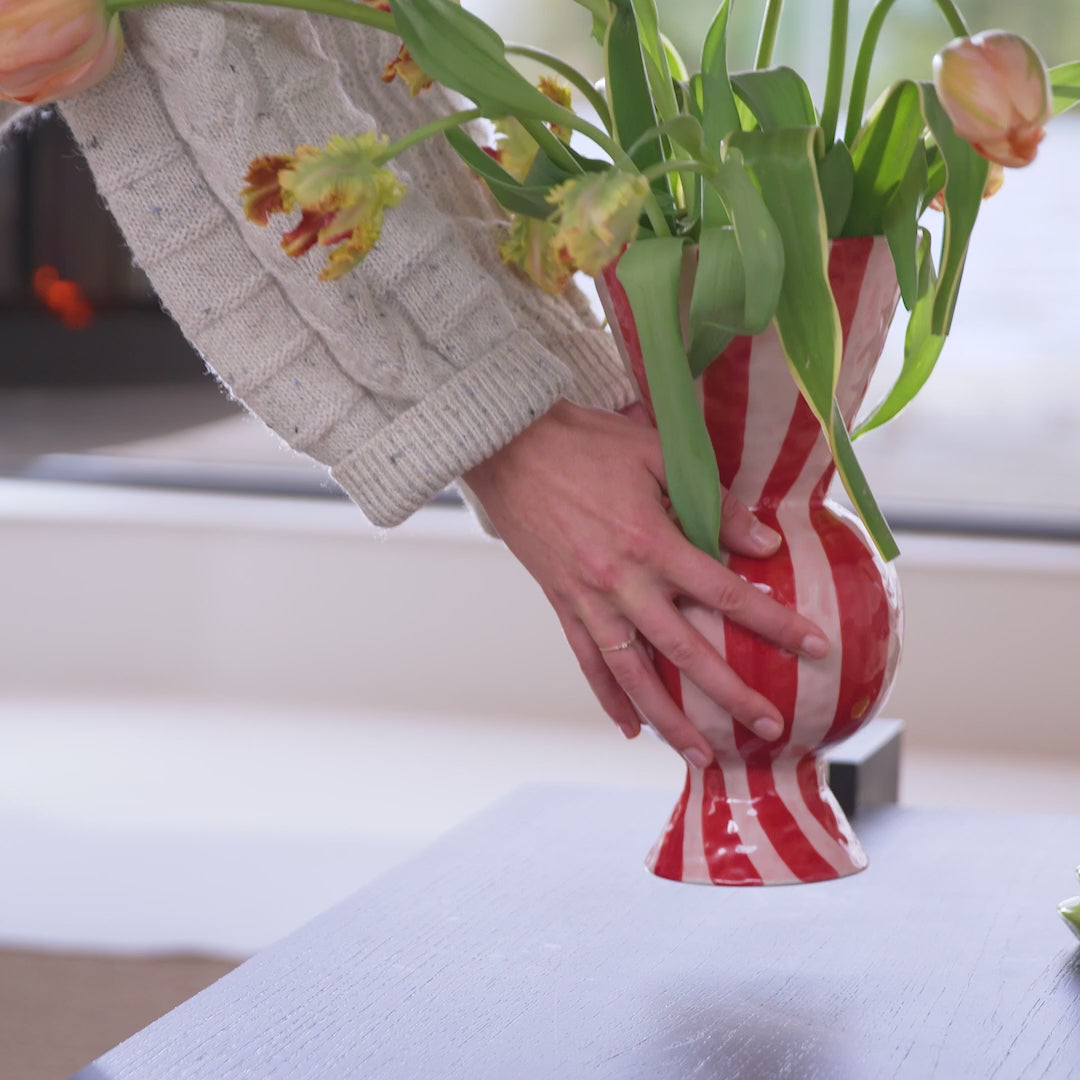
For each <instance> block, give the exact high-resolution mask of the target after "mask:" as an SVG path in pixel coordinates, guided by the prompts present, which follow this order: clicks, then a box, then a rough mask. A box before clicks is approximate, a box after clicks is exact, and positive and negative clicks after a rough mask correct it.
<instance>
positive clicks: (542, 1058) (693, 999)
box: [78, 788, 1080, 1080]
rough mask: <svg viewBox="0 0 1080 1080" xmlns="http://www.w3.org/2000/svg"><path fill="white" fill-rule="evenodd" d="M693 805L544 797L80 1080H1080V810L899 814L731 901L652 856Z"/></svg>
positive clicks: (528, 799)
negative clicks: (837, 875)
mask: <svg viewBox="0 0 1080 1080" xmlns="http://www.w3.org/2000/svg"><path fill="white" fill-rule="evenodd" d="M671 801H672V800H671V799H670V798H667V797H665V796H658V795H654V794H647V793H640V792H636V793H629V792H621V791H604V790H587V791H582V790H562V789H549V788H544V789H529V790H526V791H523V792H521V793H519V794H517V795H515V796H513V797H511V798H509V799H507V800H504V801H503V802H500V803H498V804H496V805H495V806H494V807H492V808H491V809H490V810H489V811H487V812H486V813H485V814H483V815H481V816H480V817H479V818H477V819H475V820H473V821H472V822H470V823H468V824H467V825H465V826H463V827H461V828H460V829H458V830H456V831H454V832H453V833H451V834H450V835H449V836H447V837H446V838H445V839H443V840H442V841H440V842H439V843H438V844H436V845H435V846H434V847H433V848H431V849H430V850H429V851H428V852H426V853H425V854H424V855H422V856H420V857H418V858H417V859H414V860H413V861H411V862H409V863H407V864H405V865H403V866H402V867H400V868H398V869H396V870H393V871H391V872H390V873H389V874H387V875H386V876H385V877H384V878H382V879H380V880H379V881H377V882H376V883H375V884H373V885H371V886H369V887H368V888H366V889H364V890H362V891H361V892H359V893H357V894H356V895H354V896H352V897H350V898H349V899H348V900H346V901H344V902H343V903H342V904H340V905H339V906H338V907H336V908H333V909H332V910H330V911H328V912H327V913H326V914H324V915H322V916H320V917H319V918H318V919H316V920H315V921H313V922H312V923H310V924H308V925H307V926H305V927H303V928H302V929H300V930H298V931H297V932H296V933H294V934H292V935H291V936H290V937H287V938H286V939H284V940H283V941H281V942H280V943H278V944H277V945H274V946H272V947H271V948H269V949H267V950H265V951H264V952H262V953H260V954H259V955H258V956H256V957H254V958H253V959H252V960H250V961H249V962H248V963H246V964H244V965H243V966H241V967H240V968H239V969H237V970H236V971H235V972H233V973H231V974H230V975H227V976H226V977H225V978H224V979H222V980H221V981H220V982H218V983H215V984H214V985H213V986H211V987H210V988H209V989H207V990H206V991H204V992H203V993H202V994H200V995H198V996H197V997H195V998H193V999H192V1000H191V1001H189V1002H187V1003H185V1004H184V1005H182V1006H180V1007H179V1008H178V1009H176V1010H175V1011H173V1012H172V1013H170V1014H168V1015H167V1016H165V1017H163V1018H162V1019H161V1020H159V1021H157V1022H156V1023H154V1024H152V1025H151V1026H150V1027H148V1028H146V1029H145V1030H144V1031H142V1032H140V1033H139V1034H137V1035H135V1036H134V1037H133V1038H132V1039H129V1040H128V1041H127V1042H126V1043H123V1044H122V1045H121V1046H119V1047H117V1048H116V1049H114V1050H112V1051H111V1052H109V1053H108V1054H106V1055H105V1056H104V1057H102V1058H101V1059H99V1060H98V1061H97V1062H96V1063H94V1064H93V1065H91V1066H88V1067H87V1068H86V1069H84V1070H82V1071H81V1072H80V1073H79V1074H78V1080H335V1078H342V1080H346V1078H348V1080H351V1078H364V1080H418V1078H422V1077H424V1078H432V1080H450V1078H453V1080H458V1078H460V1080H541V1078H543V1080H549V1078H550V1080H556V1078H557V1080H574V1078H577V1077H589V1078H592V1077H596V1078H602V1080H616V1078H618V1080H631V1078H633V1080H668V1078H670V1080H675V1078H679V1080H682V1078H686V1077H694V1078H702V1080H717V1078H725V1080H728V1078H732V1080H734V1078H745V1080H771V1078H773V1077H790V1078H798V1080H811V1078H815V1080H866V1078H867V1077H874V1078H884V1077H902V1078H910V1080H929V1078H934V1077H939V1078H941V1080H964V1078H967V1077H970V1078H973V1080H974V1078H978V1080H1013V1078H1014V1080H1036V1078H1047V1080H1071V1078H1080V950H1078V949H1077V948H1076V947H1075V942H1073V941H1072V939H1071V938H1070V937H1069V935H1068V933H1067V931H1066V929H1065V927H1064V926H1063V925H1062V924H1061V922H1060V920H1059V918H1058V916H1057V914H1056V911H1055V905H1056V902H1057V901H1058V900H1060V899H1061V898H1062V897H1063V896H1064V895H1066V893H1067V892H1068V891H1069V888H1070V876H1071V875H1070V868H1071V867H1072V866H1073V865H1074V864H1075V863H1076V862H1077V861H1078V859H1080V818H1071V817H1049V816H1041V815H1024V816H1020V815H1007V814H968V813H939V812H931V811H913V810H906V809H899V808H896V807H888V808H882V809H880V810H875V811H870V812H868V813H866V814H864V815H862V816H861V818H860V819H859V820H858V822H857V828H858V831H859V834H860V836H861V838H862V840H863V842H864V844H865V846H866V847H867V849H868V851H869V853H870V858H871V866H870V869H869V870H867V871H866V872H864V873H862V874H860V875H857V876H856V877H853V878H849V879H846V880H844V881H839V882H830V883H827V884H820V885H806V886H794V887H788V888H777V889H713V888H704V887H695V886H686V885H676V884H673V883H671V882H666V881H660V880H657V879H655V878H652V877H651V876H650V875H648V874H647V873H646V871H645V870H644V869H643V868H642V858H643V856H644V854H645V851H646V849H647V847H648V845H649V844H650V843H651V841H652V839H653V838H654V835H655V833H656V830H657V829H658V828H659V827H660V826H661V825H662V824H663V822H664V821H665V819H666V816H667V813H668V811H669V810H670V803H671ZM289 873H290V868H289V866H287V865H283V866H282V867H281V875H282V877H283V878H284V877H287V875H288V874H289ZM1072 884H1073V885H1075V882H1073V883H1072Z"/></svg>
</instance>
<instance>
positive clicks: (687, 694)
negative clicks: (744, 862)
mask: <svg viewBox="0 0 1080 1080" xmlns="http://www.w3.org/2000/svg"><path fill="white" fill-rule="evenodd" d="M683 613H684V614H685V616H686V620H687V622H689V623H690V624H691V625H692V626H693V627H694V629H696V630H697V631H698V633H700V634H701V635H702V636H703V637H704V638H705V639H706V640H707V641H708V642H709V643H710V644H711V645H712V646H713V648H714V649H716V651H717V652H718V653H719V654H720V656H721V657H723V656H724V655H725V641H724V619H723V616H722V615H720V614H719V613H718V612H715V611H709V610H708V609H707V608H704V607H702V606H701V605H700V604H694V603H685V604H684V605H683ZM680 679H681V685H682V696H683V710H684V712H685V713H686V716H687V718H688V719H689V720H690V722H691V723H692V724H693V725H694V726H695V727H696V728H698V730H699V731H701V733H702V734H703V735H704V736H705V738H706V739H708V740H709V742H710V743H711V744H712V745H713V748H714V749H715V751H716V759H717V762H718V763H719V764H720V766H721V769H722V771H723V775H724V785H725V790H726V793H727V802H728V808H729V810H730V811H731V817H732V821H733V823H734V830H735V831H734V833H733V834H732V837H731V841H732V843H733V844H734V846H735V849H736V850H737V851H739V852H740V853H742V854H744V855H746V856H747V857H748V858H749V859H750V861H751V863H752V864H753V866H754V869H755V870H757V872H758V874H759V875H760V877H761V879H762V881H764V882H766V883H767V884H770V885H771V884H783V883H784V882H788V881H795V880H797V879H796V877H795V876H794V875H793V874H792V872H791V870H790V869H789V867H788V865H787V863H785V862H784V860H783V859H782V858H781V857H780V854H779V853H778V852H777V850H776V848H775V847H774V846H773V844H772V841H771V840H770V839H769V838H768V836H767V835H766V833H765V830H764V828H763V827H762V825H761V822H760V821H759V820H758V816H757V812H756V811H755V810H754V807H753V804H752V803H751V800H750V786H749V785H750V782H749V779H748V777H747V775H746V764H745V762H744V761H743V760H742V758H741V757H740V756H739V752H738V750H737V749H736V743H735V721H734V720H733V719H732V717H731V713H729V712H728V711H727V710H726V709H724V708H722V707H721V706H720V705H718V704H717V703H716V702H715V701H713V700H712V698H710V697H708V696H707V695H706V694H705V693H703V692H702V691H701V690H700V689H699V688H698V687H697V686H696V685H695V684H694V683H692V682H691V681H690V680H689V679H686V678H682V677H681V676H680ZM693 795H694V793H693V792H691V807H692V808H693V813H694V814H695V815H697V817H698V820H699V828H700V827H701V825H700V818H701V814H702V810H703V807H702V798H703V795H704V791H700V792H699V793H697V799H696V801H695V799H694V798H693ZM690 813H691V811H690V809H688V810H687V821H688V822H689V818H690ZM688 838H689V837H688V834H687V837H684V842H683V859H684V860H686V859H687V856H688V855H689V853H690V852H691V848H690V846H689V843H688ZM736 841H737V843H736ZM702 857H703V856H702ZM686 865H687V864H686V862H684V867H685V866H686Z"/></svg>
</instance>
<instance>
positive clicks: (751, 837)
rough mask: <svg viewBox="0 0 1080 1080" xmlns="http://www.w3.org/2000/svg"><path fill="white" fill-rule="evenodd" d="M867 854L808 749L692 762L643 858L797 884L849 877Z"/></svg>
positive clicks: (687, 874)
mask: <svg viewBox="0 0 1080 1080" xmlns="http://www.w3.org/2000/svg"><path fill="white" fill-rule="evenodd" d="M867 862H868V860H867V857H866V853H865V852H864V851H863V849H862V846H861V845H860V844H859V841H858V839H857V838H856V836H855V834H854V832H853V831H852V829H851V826H850V824H849V823H848V820H847V818H846V817H845V816H844V813H843V811H842V810H841V809H840V807H839V805H838V804H837V802H836V799H835V798H834V797H833V794H832V792H831V791H830V790H829V788H828V784H827V783H826V779H825V768H824V763H819V761H818V759H817V757H816V756H815V755H814V754H807V755H805V756H804V757H802V758H800V759H791V758H780V759H777V760H775V761H768V760H765V761H760V762H757V763H748V762H745V761H742V760H741V759H736V760H735V761H724V762H720V763H718V764H714V765H710V766H709V767H708V768H706V769H695V768H693V767H691V768H689V769H688V773H687V778H686V787H685V788H684V789H683V793H682V798H680V800H679V802H678V804H677V805H676V807H675V810H674V812H673V813H672V815H671V819H670V821H669V822H668V824H667V827H666V828H665V830H664V832H663V833H662V834H661V836H660V839H659V840H657V842H656V844H655V846H654V847H653V849H652V851H651V852H650V853H649V857H648V859H647V860H646V866H647V867H648V868H649V870H651V871H652V872H653V873H654V874H656V876H657V877H662V878H667V879H668V880H670V881H682V882H687V883H689V884H700V885H794V884H800V883H808V882H813V881H832V880H835V879H836V878H841V877H847V876H848V875H849V874H855V873H858V872H859V871H860V870H863V869H865V867H866V865H867Z"/></svg>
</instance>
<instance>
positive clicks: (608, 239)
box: [548, 169, 649, 277]
mask: <svg viewBox="0 0 1080 1080" xmlns="http://www.w3.org/2000/svg"><path fill="white" fill-rule="evenodd" d="M648 194H649V182H648V180H646V179H645V177H644V176H640V175H638V176H631V175H629V174H628V173H624V172H619V171H618V170H615V169H612V170H609V171H608V172H603V173H590V174H588V175H587V176H583V177H581V178H580V179H574V180H567V181H566V183H564V184H560V185H559V187H557V188H555V190H554V191H552V192H551V194H550V195H549V196H548V202H550V203H553V204H554V205H555V207H556V213H555V222H556V225H557V226H558V228H557V232H556V236H555V241H554V242H555V243H556V244H557V245H558V246H559V247H561V248H564V249H565V250H566V252H567V255H568V257H569V258H570V259H571V260H572V261H573V262H574V264H575V265H576V266H578V267H580V268H581V269H582V270H584V271H585V273H586V274H590V275H592V276H594V277H595V276H596V275H597V274H599V273H601V271H603V269H604V267H606V266H607V265H608V264H609V263H610V262H612V261H613V260H614V259H615V258H616V257H617V256H618V255H619V253H620V252H621V251H622V249H623V246H624V245H626V244H628V243H629V242H630V241H631V240H633V238H634V237H635V236H636V235H637V229H638V221H639V219H640V218H641V212H642V209H643V208H644V206H645V199H646V197H647V196H648Z"/></svg>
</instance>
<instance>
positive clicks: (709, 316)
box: [689, 225, 746, 378]
mask: <svg viewBox="0 0 1080 1080" xmlns="http://www.w3.org/2000/svg"><path fill="white" fill-rule="evenodd" d="M745 303H746V275H745V273H744V272H743V260H742V253H741V252H740V251H739V242H738V240H737V239H736V236H735V230H734V229H733V228H732V227H731V226H730V225H726V226H723V227H721V228H714V229H702V231H701V239H700V240H699V242H698V261H697V269H696V271H695V273H694V291H693V295H692V297H691V300H690V352H689V357H690V373H691V374H692V375H693V376H694V378H697V377H698V376H699V375H700V374H701V373H702V372H703V371H704V370H705V369H706V368H707V367H708V366H709V365H710V364H711V363H712V362H713V361H714V360H715V359H716V358H717V357H718V356H719V355H720V354H721V353H722V352H723V351H724V350H725V349H726V348H727V347H728V345H729V344H731V340H732V338H734V337H735V335H736V334H737V333H738V329H737V328H738V327H740V326H741V325H742V324H743V309H744V306H745Z"/></svg>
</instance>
